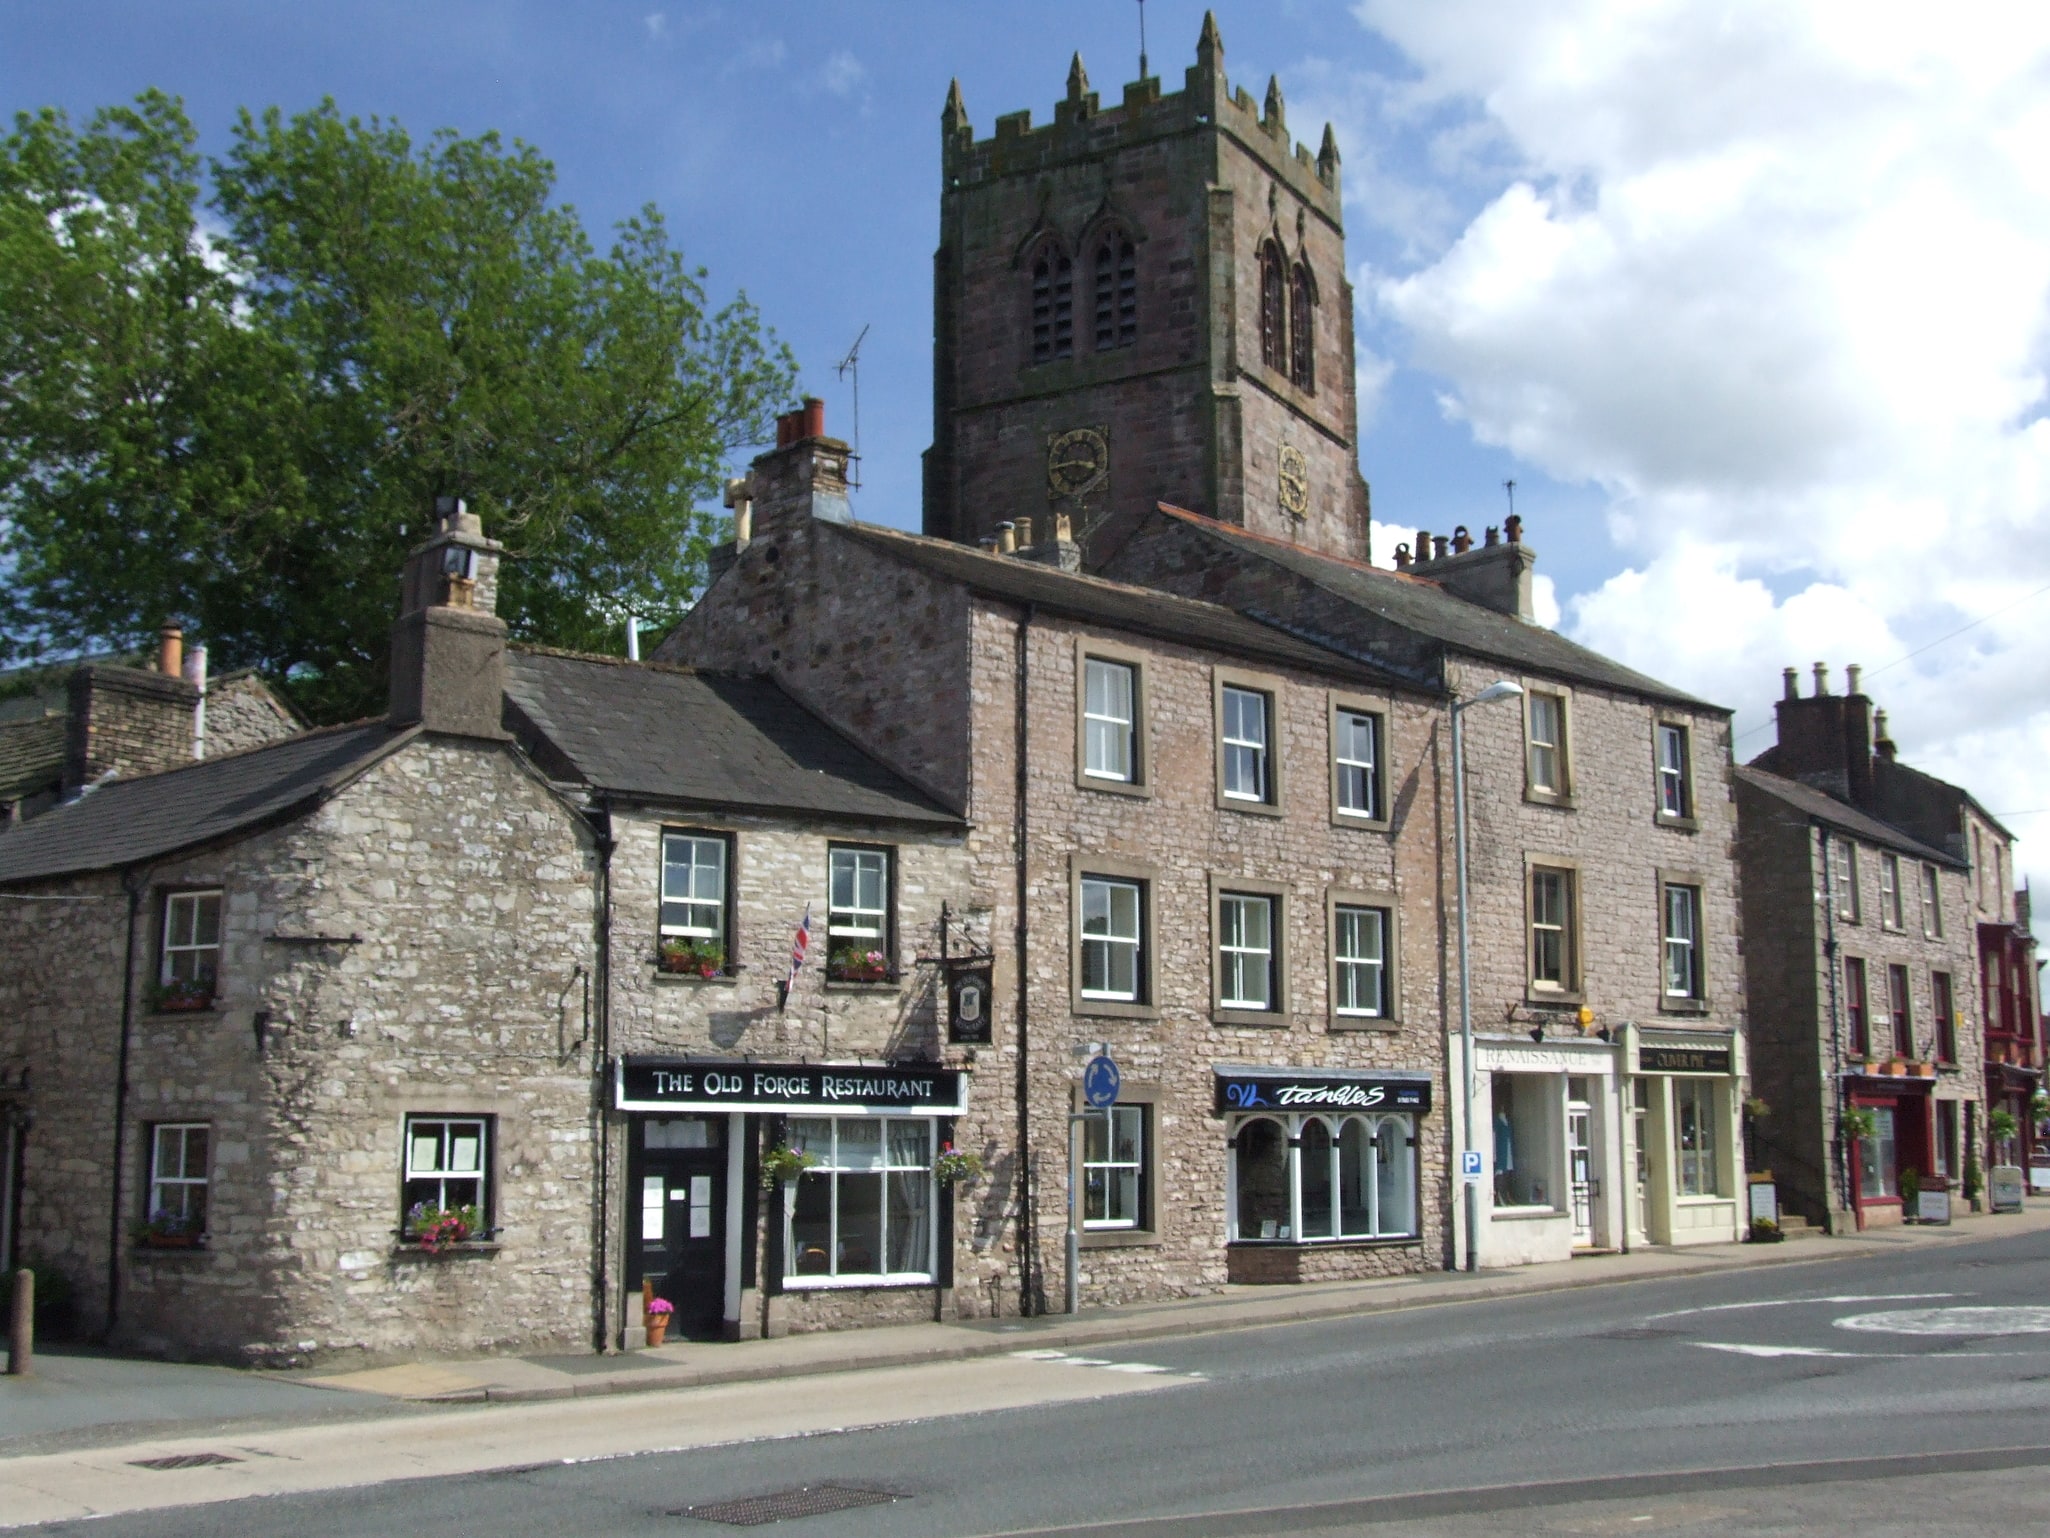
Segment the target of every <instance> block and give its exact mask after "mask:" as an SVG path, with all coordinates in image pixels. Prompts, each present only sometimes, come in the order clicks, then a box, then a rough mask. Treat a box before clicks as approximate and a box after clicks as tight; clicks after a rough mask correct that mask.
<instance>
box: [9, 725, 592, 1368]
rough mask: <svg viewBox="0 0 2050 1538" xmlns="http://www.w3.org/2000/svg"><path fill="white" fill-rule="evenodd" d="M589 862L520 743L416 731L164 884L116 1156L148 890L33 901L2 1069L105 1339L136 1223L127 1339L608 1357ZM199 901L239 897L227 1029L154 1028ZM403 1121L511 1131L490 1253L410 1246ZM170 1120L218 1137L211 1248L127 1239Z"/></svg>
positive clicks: (44, 1242)
mask: <svg viewBox="0 0 2050 1538" xmlns="http://www.w3.org/2000/svg"><path fill="white" fill-rule="evenodd" d="M593 869H594V857H593V855H592V853H591V848H590V843H589V840H588V837H587V836H586V835H585V834H584V833H583V831H582V830H581V824H580V823H579V821H578V819H576V818H575V817H574V816H573V815H572V814H571V813H570V812H569V810H568V809H567V808H566V807H565V806H563V804H562V803H561V802H560V801H559V800H558V799H557V798H556V797H555V796H554V795H552V794H551V793H550V792H549V791H548V789H547V788H546V787H545V786H544V785H542V784H540V783H539V782H538V781H537V780H536V779H535V778H534V777H533V776H532V775H531V773H530V772H529V771H528V770H526V769H525V768H524V767H523V766H522V765H521V763H520V762H519V761H518V760H517V759H516V757H515V756H514V755H513V754H512V753H511V752H509V751H508V750H505V749H502V748H498V747H491V746H483V745H477V744H471V743H466V742H462V741H458V740H450V739H432V738H420V739H415V740H414V741H413V742H412V743H411V744H410V745H408V746H406V747H404V748H402V749H401V750H400V751H399V752H397V753H395V754H394V755H393V756H391V757H390V758H387V759H385V760H383V761H382V762H380V763H379V764H377V765H376V766H375V767H373V768H372V769H370V770H369V771H368V772H366V773H365V774H364V775H363V776H362V777H361V778H360V779H358V780H356V781H355V782H354V783H352V784H350V785H349V786H347V787H346V788H345V789H343V790H342V791H340V792H339V793H338V794H337V795H335V796H334V797H333V798H332V799H331V800H330V801H328V802H327V803H326V804H325V805H323V806H322V807H321V808H320V809H319V810H317V811H316V812H313V813H311V814H310V815H308V816H305V817H303V818H301V819H299V820H297V821H295V822H293V823H291V824H288V825H287V826H285V827H282V828H279V829H276V830H274V831H271V832H267V833H262V834H259V835H256V836H254V837H250V838H247V839H244V840H242V841H239V842H237V843H234V844H230V845H226V846H222V847H218V848H215V849H212V850H209V851H205V852H201V853H198V854H194V855H192V856H190V857H185V858H179V859H175V860H171V861H166V862H163V863H161V864H159V865H156V866H154V867H152V868H150V869H148V870H146V871H141V872H138V873H137V878H136V882H135V889H136V891H137V893H138V894H139V903H138V922H137V924H136V926H135V928H136V933H135V939H134V950H133V961H134V966H135V977H136V984H137V999H138V1002H137V1006H136V1010H135V1015H134V1024H133V1029H132V1033H131V1042H130V1050H129V1061H128V1080H129V1114H128V1120H127V1127H126V1134H125V1137H124V1139H123V1141H122V1146H121V1148H120V1149H119V1151H118V1152H117V1151H116V1150H115V1149H114V1146H113V1143H114V1133H113V1098H114V1097H113V1085H114V1083H115V1079H116V1071H117V1069H116V1065H117V1060H118V1056H119V1050H120V1041H121V1034H122V1032H121V987H122V979H123V964H122V961H123V958H122V948H123V941H124V937H125V934H126V930H127V924H126V917H127V903H126V899H125V898H124V896H123V894H122V891H121V887H120V885H119V884H118V883H117V882H116V881H114V880H113V879H111V878H106V877H99V878H92V879H90V880H86V881H79V882H74V883H66V884H63V885H62V886H59V887H55V888H51V889H49V890H48V891H47V892H46V893H44V894H41V895H53V896H56V895H62V896H83V897H89V898H92V899H93V901H91V902H82V903H76V904H73V903H48V904H44V903H34V904H19V905H18V906H19V907H21V908H22V909H24V910H25V911H27V912H28V913H29V914H31V915H32V919H31V920H30V921H29V922H26V923H23V924H19V925H15V926H11V927H10V929H9V932H8V933H7V935H6V936H5V937H4V938H0V1000H4V1002H5V1006H6V1007H5V1010H4V1019H5V1025H4V1026H0V1030H4V1031H5V1033H6V1034H5V1036H4V1037H0V1060H4V1061H6V1062H7V1063H9V1065H10V1066H11V1065H13V1064H15V1063H19V1064H20V1065H22V1066H25V1067H27V1068H28V1069H29V1070H30V1075H31V1076H30V1083H31V1086H32V1094H31V1102H30V1110H31V1114H32V1115H33V1116H34V1118H35V1120H34V1125H33V1128H32V1130H31V1133H30V1136H29V1140H28V1151H27V1169H26V1174H25V1189H24V1201H23V1212H22V1249H23V1253H24V1254H25V1255H28V1256H31V1257H35V1258H38V1259H44V1260H46V1261H47V1263H49V1264H51V1265H52V1266H53V1267H54V1268H56V1269H59V1270H62V1271H63V1272H64V1273H65V1274H66V1276H67V1277H68V1278H69V1279H70V1280H71V1281H72V1283H73V1285H74V1286H75V1287H76V1288H77V1289H78V1293H79V1298H80V1303H81V1309H82V1315H83V1319H84V1322H85V1323H86V1324H87V1326H88V1327H89V1328H97V1327H98V1326H99V1325H100V1324H102V1323H103V1322H104V1321H105V1319H106V1317H107V1284H108V1268H109V1260H110V1254H109V1239H110V1233H109V1225H110V1221H114V1222H117V1225H118V1228H119V1230H120V1232H119V1237H118V1238H117V1239H116V1240H115V1241H114V1244H113V1251H112V1256H111V1259H112V1260H113V1262H114V1268H115V1270H116V1271H117V1272H118V1286H119V1289H120V1291H119V1296H118V1310H117V1315H116V1324H115V1330H114V1338H115V1339H116V1340H117V1341H118V1342H119V1343H121V1344H123V1345H127V1346H131V1347H136V1348H140V1349H146V1350H155V1351H161V1352H165V1353H169V1354H174V1355H197V1356H210V1357H229V1358H234V1359H238V1360H243V1361H248V1362H253V1363H261V1364H267V1365H295V1364H301V1363H305V1362H309V1361H315V1360H336V1359H365V1360H373V1359H378V1358H386V1357H396V1356H403V1355H411V1354H415V1353H420V1352H430V1353H436V1354H441V1353H461V1352H463V1351H468V1350H503V1349H521V1350H529V1349H555V1350H575V1349H585V1348H588V1347H589V1346H590V1344H591V1342H592V1339H593V1336H594V1333H595V1331H596V1328H597V1326H596V1320H595V1305H596V1298H595V1297H594V1290H593V1276H592V1271H593V1268H592V1253H591V1241H592V1233H593V1223H592V1214H593V1211H594V1210H595V1209H594V1202H595V1197H594V1193H593V1184H594V1178H595V1175H596V1164H595V1159H594V1150H593V1146H592V1129H593V1126H594V1125H595V1122H596V1118H597V1115H598V1103H597V1098H596V1097H597V1095H598V1094H599V1092H600V1091H601V1090H602V1088H603V1086H602V1084H600V1083H599V1081H598V1080H597V1078H596V1076H595V1075H594V1073H593V1068H594V1060H593V1058H592V1055H591V1047H590V1043H589V1039H588V1036H587V1034H586V1031H585V1027H584V1022H583V1019H582V1002H581V994H580V991H579V988H578V986H577V983H578V969H579V968H583V969H586V970H588V969H589V967H590V965H591V963H592V960H593V955H592V945H591V936H592V933H593V924H592V918H593V913H594V907H593ZM195 886H219V887H220V888H221V889H222V891H223V893H224V899H225V900H224V919H223V931H224V932H223V944H222V953H221V970H220V990H219V992H218V994H217V996H216V999H215V1001H214V1006H213V1008H212V1009H210V1010H206V1011H201V1012H196V1013H176V1014H158V1013H153V1012H151V1010H150V1009H149V1008H148V1007H147V1005H146V1003H144V1002H143V998H144V995H143V993H142V988H143V985H145V984H146V983H147V982H148V981H150V980H151V978H152V976H153V969H154V966H155V958H156V955H157V945H158V943H159V942H158V925H159V923H160V915H161V912H162V907H163V896H164V894H165V893H166V892H167V891H169V890H174V889H179V888H191V887H195ZM15 906H17V905H14V904H10V907H11V908H12V907H15ZM409 1113H458V1114H472V1115H482V1116H486V1117H489V1118H492V1120H493V1126H494V1130H495V1147H494V1148H493V1149H492V1175H493V1181H494V1190H493V1195H492V1197H491V1201H490V1205H491V1208H492V1214H491V1216H492V1221H493V1222H494V1224H495V1225H496V1227H497V1229H498V1233H497V1235H496V1238H495V1242H494V1243H493V1244H492V1245H488V1246H485V1245H480V1246H477V1247H474V1248H468V1249H464V1250H461V1251H459V1252H456V1253H451V1254H446V1255H441V1256H428V1255H424V1254H421V1253H420V1252H418V1251H417V1250H416V1249H412V1248H410V1247H408V1246H405V1245H403V1244H401V1243H400V1242H398V1233H397V1230H398V1229H399V1227H400V1224H401V1211H400V1209H401V1187H402V1176H403V1162H402V1161H403V1148H402V1142H403V1139H402V1131H403V1127H404V1124H405V1118H406V1116H407V1115H408V1114H409ZM170 1121H178V1122H186V1121H190V1122H202V1123H206V1124H208V1125H209V1126H210V1128H211V1135H212V1142H213V1154H212V1167H211V1170H210V1192H209V1203H210V1214H209V1223H208V1233H207V1237H206V1244H205V1247H204V1248H202V1249H196V1250H191V1251H167V1252H159V1251H148V1252H144V1251H142V1250H140V1249H138V1248H137V1247H136V1245H135V1244H134V1242H133V1241H132V1240H131V1239H130V1238H129V1233H128V1231H129V1228H130V1227H131V1225H133V1224H135V1223H138V1222H139V1221H140V1220H141V1219H142V1218H143V1217H144V1216H145V1207H146V1205H147V1200H148V1198H147V1193H146V1191H145V1189H144V1181H145V1178H146V1168H147V1157H148V1154H147V1149H148V1140H149V1129H150V1127H151V1126H152V1125H153V1124H154V1123H157V1122H170ZM110 1171H111V1172H113V1174H114V1175H116V1176H118V1182H119V1189H118V1191H110ZM110 1205H111V1207H112V1209H113V1212H114V1213H115V1214H118V1218H116V1217H114V1216H112V1215H110Z"/></svg>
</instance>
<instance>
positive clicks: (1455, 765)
mask: <svg viewBox="0 0 2050 1538" xmlns="http://www.w3.org/2000/svg"><path fill="white" fill-rule="evenodd" d="M1522 693H1523V689H1522V688H1521V686H1519V685H1517V684H1513V683H1511V682H1510V681H1509V680H1508V679H1506V678H1505V679H1503V680H1501V682H1499V683H1492V684H1489V685H1488V687H1487V688H1485V689H1483V690H1481V692H1480V693H1479V694H1476V695H1475V696H1474V697H1473V698H1472V699H1470V700H1454V701H1453V702H1452V827H1453V843H1454V847H1455V851H1456V852H1455V856H1454V859H1455V863H1456V864H1457V866H1458V870H1459V1056H1460V1064H1459V1067H1460V1078H1461V1090H1462V1096H1461V1098H1462V1101H1463V1103H1464V1110H1463V1112H1462V1118H1463V1125H1464V1127H1465V1140H1466V1146H1467V1148H1469V1149H1477V1148H1478V1147H1479V1142H1478V1139H1477V1138H1476V1137H1475V1136H1474V1128H1473V1001H1472V998H1471V993H1472V978H1471V977H1470V975H1469V972H1468V968H1467V959H1466V737H1465V734H1464V732H1463V731H1462V729H1461V727H1460V720H1459V718H1460V717H1461V716H1462V715H1463V714H1464V713H1465V712H1466V711H1467V709H1468V708H1470V707H1471V706H1474V705H1486V704H1489V703H1491V702H1492V701H1495V700H1508V699H1515V698H1516V697H1517V696H1519V695H1521V694H1522ZM1464 1162H1465V1161H1464V1160H1462V1161H1461V1163H1462V1164H1463V1163H1464ZM1482 1167H1483V1168H1485V1167H1486V1166H1485V1164H1484V1165H1483V1166H1482ZM1460 1184H1461V1185H1463V1186H1464V1187H1465V1189H1466V1269H1467V1270H1469V1271H1472V1270H1476V1269H1478V1267H1479V1264H1480V1261H1479V1255H1480V1241H1481V1193H1480V1186H1479V1183H1478V1182H1476V1181H1473V1180H1470V1179H1468V1178H1467V1176H1466V1173H1465V1171H1464V1170H1462V1171H1461V1172H1460Z"/></svg>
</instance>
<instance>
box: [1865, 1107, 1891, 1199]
mask: <svg viewBox="0 0 2050 1538" xmlns="http://www.w3.org/2000/svg"><path fill="white" fill-rule="evenodd" d="M1870 1110H1871V1112H1872V1135H1871V1136H1870V1137H1861V1138H1859V1139H1858V1195H1859V1196H1861V1197H1863V1198H1864V1199H1865V1200H1867V1201H1871V1200H1873V1199H1874V1198H1876V1197H1887V1196H1898V1195H1900V1189H1901V1187H1900V1171H1899V1169H1898V1168H1897V1167H1896V1166H1895V1163H1894V1160H1895V1152H1894V1141H1893V1107H1891V1106H1884V1105H1876V1106H1872V1107H1870Z"/></svg>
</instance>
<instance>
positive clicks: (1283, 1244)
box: [1227, 1234, 1423, 1250]
mask: <svg viewBox="0 0 2050 1538" xmlns="http://www.w3.org/2000/svg"><path fill="white" fill-rule="evenodd" d="M1422 1243H1423V1239H1422V1238H1421V1237H1420V1236H1418V1235H1416V1234H1383V1235H1380V1236H1378V1237H1374V1238H1368V1237H1365V1236H1360V1237H1354V1238H1345V1239H1233V1240H1231V1241H1230V1243H1229V1245H1228V1246H1227V1248H1230V1249H1234V1250H1390V1249H1398V1248H1400V1247H1402V1246H1404V1245H1408V1246H1410V1247H1411V1248H1415V1247H1416V1246H1418V1245H1420V1244H1422Z"/></svg>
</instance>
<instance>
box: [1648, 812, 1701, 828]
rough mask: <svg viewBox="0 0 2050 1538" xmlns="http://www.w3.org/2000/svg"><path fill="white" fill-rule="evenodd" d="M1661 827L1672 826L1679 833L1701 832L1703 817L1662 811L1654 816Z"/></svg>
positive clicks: (1654, 819) (1654, 820)
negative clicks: (1677, 815)
mask: <svg viewBox="0 0 2050 1538" xmlns="http://www.w3.org/2000/svg"><path fill="white" fill-rule="evenodd" d="M1652 821H1653V822H1656V823H1657V824H1658V825H1659V826H1660V827H1661V828H1671V829H1673V830H1674V831H1675V832H1677V833H1699V832H1700V831H1701V819H1700V818H1698V817H1675V816H1674V815H1673V814H1672V813H1670V812H1660V813H1658V814H1657V815H1656V816H1654V817H1653V818H1652Z"/></svg>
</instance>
